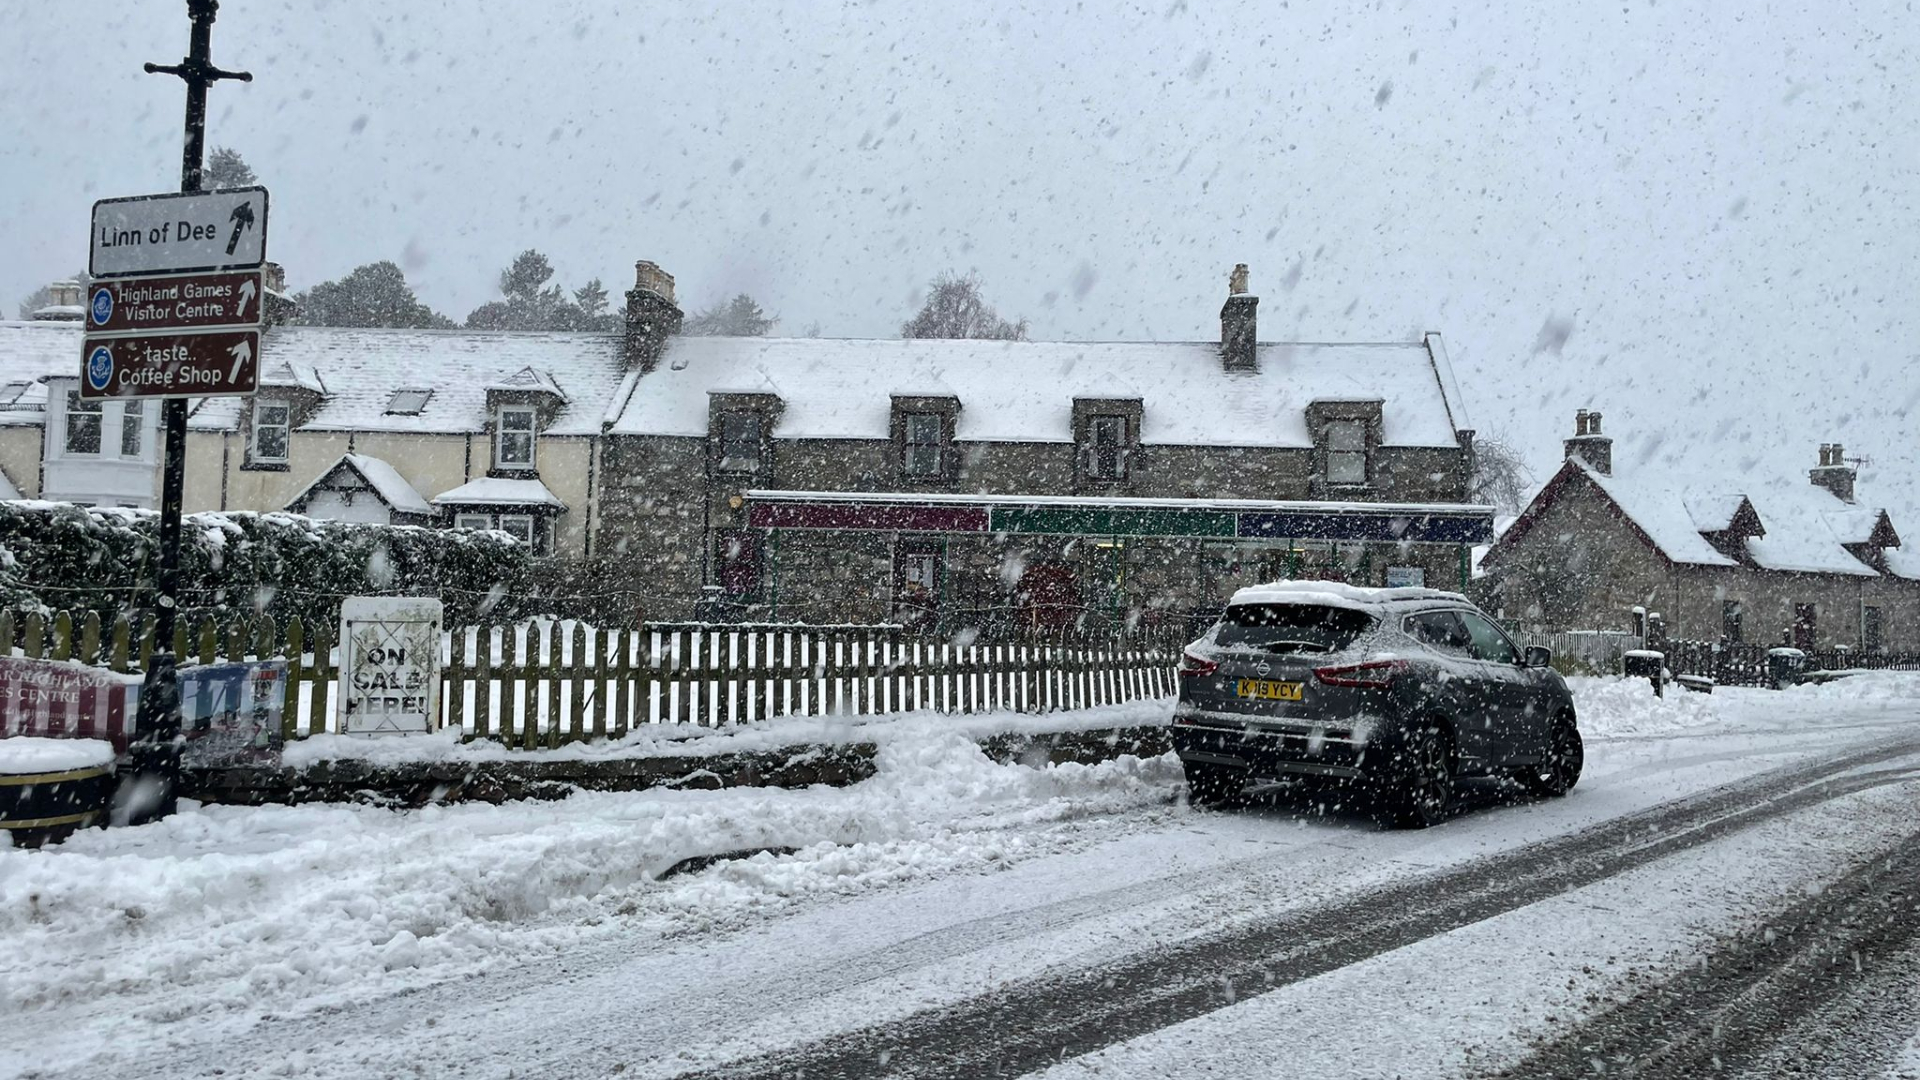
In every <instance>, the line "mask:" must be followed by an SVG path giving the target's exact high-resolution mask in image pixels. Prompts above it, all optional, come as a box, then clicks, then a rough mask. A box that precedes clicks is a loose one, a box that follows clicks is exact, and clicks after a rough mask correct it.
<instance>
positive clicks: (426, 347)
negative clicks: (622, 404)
mask: <svg viewBox="0 0 1920 1080" xmlns="http://www.w3.org/2000/svg"><path fill="white" fill-rule="evenodd" d="M80 335H81V327H80V324H78V323H57V322H47V323H31V322H0V383H4V382H5V381H9V380H14V379H25V380H28V381H31V380H37V379H39V378H41V377H43V376H47V375H65V376H70V377H74V378H77V377H78V376H79V373H80ZM260 352H261V356H262V363H263V364H264V365H265V366H264V367H263V369H262V375H263V382H264V383H266V384H267V385H269V386H272V385H280V386H298V387H303V388H306V389H310V390H316V391H321V392H322V397H321V400H320V404H319V407H318V408H317V409H316V410H315V411H314V413H313V416H312V417H311V418H310V419H309V420H308V421H307V422H306V423H305V424H303V425H302V426H303V428H305V429H307V430H319V431H393V432H422V433H430V432H445V433H456V432H458V433H466V432H477V431H483V430H485V428H486V424H487V421H488V416H487V407H486V401H487V388H488V387H489V386H493V385H502V384H507V383H508V382H509V380H512V379H514V378H515V376H516V375H518V374H519V373H521V372H523V371H527V370H529V369H531V370H532V371H535V372H538V373H540V374H539V376H538V378H539V380H540V386H539V388H541V389H549V390H552V391H554V392H556V393H560V394H561V397H562V400H563V402H564V404H563V405H562V406H561V408H560V411H559V414H558V416H557V417H556V418H555V420H554V422H553V424H552V426H550V427H548V428H547V429H546V430H547V432H549V433H552V434H557V435H585V434H594V433H598V432H599V430H600V425H601V421H602V420H603V419H604V418H605V417H606V415H607V411H608V408H609V406H611V405H612V404H613V403H614V399H615V394H616V392H617V391H618V390H619V389H620V387H621V384H622V380H623V378H624V377H625V375H626V370H625V369H624V368H623V366H622V364H621V358H620V336H619V335H618V334H604V333H511V332H494V331H477V330H383V329H350V328H345V327H330V326H276V327H273V328H271V329H270V330H268V331H267V333H266V336H265V337H264V338H263V339H262V342H261V347H260ZM409 386H430V387H432V388H433V390H434V393H433V397H432V399H431V400H430V401H428V403H427V406H426V408H424V409H422V410H421V411H420V412H419V413H418V414H412V415H401V414H392V413H388V412H387V404H388V402H389V401H390V400H391V399H392V397H393V391H395V390H396V389H399V388H401V387H409ZM562 387H564V388H565V389H564V391H562V390H561V388H562ZM243 401H244V399H242V398H202V399H200V400H199V401H198V402H197V403H196V404H195V407H194V410H193V415H192V417H191V419H190V420H189V424H190V426H192V427H193V428H195V429H196V430H216V431H231V430H234V429H236V428H237V427H238V425H239V420H240V412H241V409H242V407H243ZM42 402H44V399H42ZM43 419H44V416H43V414H42V413H40V412H38V411H32V412H31V413H30V414H29V413H26V412H22V411H19V410H15V411H13V413H12V415H11V416H9V410H7V409H6V408H4V407H0V424H4V423H8V422H14V423H34V424H38V423H41V422H43Z"/></svg>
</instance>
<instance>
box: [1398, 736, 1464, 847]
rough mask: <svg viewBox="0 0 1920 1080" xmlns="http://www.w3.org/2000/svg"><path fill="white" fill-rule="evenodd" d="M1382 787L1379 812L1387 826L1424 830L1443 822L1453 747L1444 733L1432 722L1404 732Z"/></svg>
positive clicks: (1450, 796) (1450, 801)
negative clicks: (1404, 738) (1404, 735)
mask: <svg viewBox="0 0 1920 1080" xmlns="http://www.w3.org/2000/svg"><path fill="white" fill-rule="evenodd" d="M1384 787H1385V790H1383V791H1381V792H1380V810H1381V817H1382V818H1383V819H1384V821H1385V823H1386V824H1387V825H1390V826H1392V827H1394V828H1399V829H1424V828H1426V827H1428V826H1429V825H1438V824H1440V823H1441V822H1442V821H1445V820H1446V817H1447V808H1448V807H1449V806H1451V805H1452V804H1453V747H1452V746H1451V745H1450V744H1449V743H1448V741H1447V734H1446V732H1445V731H1444V730H1442V729H1441V728H1440V727H1439V726H1438V725H1437V724H1432V723H1427V724H1422V725H1420V726H1418V727H1415V728H1413V729H1412V730H1410V731H1408V732H1407V737H1406V741H1405V742H1404V743H1403V744H1402V745H1401V747H1400V751H1399V753H1398V754H1396V755H1394V757H1393V758H1392V766H1391V767H1390V768H1389V769H1388V770H1387V776H1386V777H1385V785H1384Z"/></svg>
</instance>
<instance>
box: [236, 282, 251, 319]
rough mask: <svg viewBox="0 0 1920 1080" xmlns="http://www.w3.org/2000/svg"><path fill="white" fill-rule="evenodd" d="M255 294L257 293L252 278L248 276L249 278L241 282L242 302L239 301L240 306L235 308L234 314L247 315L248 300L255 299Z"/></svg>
mask: <svg viewBox="0 0 1920 1080" xmlns="http://www.w3.org/2000/svg"><path fill="white" fill-rule="evenodd" d="M255 295H256V294H255V291H254V288H253V279H252V278H248V279H247V280H245V281H243V282H241V283H240V303H239V306H237V307H235V308H234V309H233V313H234V315H236V316H239V315H245V314H246V313H247V301H249V300H251V299H253V298H254V296H255Z"/></svg>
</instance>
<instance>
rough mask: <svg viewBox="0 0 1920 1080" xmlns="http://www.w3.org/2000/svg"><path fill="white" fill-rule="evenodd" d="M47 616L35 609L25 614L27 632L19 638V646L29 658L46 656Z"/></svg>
mask: <svg viewBox="0 0 1920 1080" xmlns="http://www.w3.org/2000/svg"><path fill="white" fill-rule="evenodd" d="M46 643H47V617H46V616H45V615H42V614H40V613H39V612H37V611H33V612H29V613H28V614H27V632H26V633H25V634H24V635H22V637H21V639H20V648H21V649H22V650H23V651H24V652H25V653H26V654H27V659H29V660H39V659H42V658H44V657H45V656H46Z"/></svg>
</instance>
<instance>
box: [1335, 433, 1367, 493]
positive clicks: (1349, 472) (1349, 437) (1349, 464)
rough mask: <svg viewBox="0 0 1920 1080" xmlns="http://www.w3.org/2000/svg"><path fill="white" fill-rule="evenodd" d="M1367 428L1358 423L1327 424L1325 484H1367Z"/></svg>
mask: <svg viewBox="0 0 1920 1080" xmlns="http://www.w3.org/2000/svg"><path fill="white" fill-rule="evenodd" d="M1367 466H1368V462H1367V425H1366V423H1365V422H1364V421H1361V420H1332V421H1329V422H1328V423H1327V483H1329V484H1364V483H1366V482H1367V476H1368V473H1369V472H1370V471H1371V470H1369V469H1368V467H1367Z"/></svg>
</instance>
